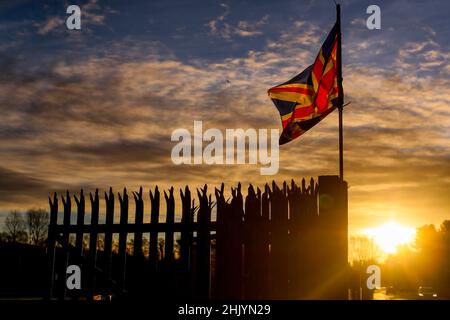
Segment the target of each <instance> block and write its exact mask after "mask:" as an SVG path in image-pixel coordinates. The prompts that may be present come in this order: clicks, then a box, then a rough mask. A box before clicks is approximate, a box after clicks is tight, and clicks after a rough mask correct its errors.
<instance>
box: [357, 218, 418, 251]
mask: <svg viewBox="0 0 450 320" xmlns="http://www.w3.org/2000/svg"><path fill="white" fill-rule="evenodd" d="M364 233H365V234H366V235H367V236H369V237H370V238H372V239H373V241H374V242H375V243H376V244H377V245H378V247H379V248H380V249H381V250H382V251H383V252H384V253H387V254H393V253H396V252H397V247H398V246H399V245H402V244H409V243H412V242H413V241H414V238H415V236H416V229H414V228H411V227H406V226H402V225H400V224H398V223H396V222H394V221H390V222H388V223H386V224H384V225H382V226H379V227H376V228H369V229H365V230H364Z"/></svg>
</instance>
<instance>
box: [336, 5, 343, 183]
mask: <svg viewBox="0 0 450 320" xmlns="http://www.w3.org/2000/svg"><path fill="white" fill-rule="evenodd" d="M336 20H337V21H336V24H337V29H338V30H337V52H336V62H337V82H338V89H339V95H338V111H339V177H340V178H341V180H342V181H344V137H343V128H342V127H343V125H342V111H343V105H344V89H343V87H342V60H341V5H340V4H336Z"/></svg>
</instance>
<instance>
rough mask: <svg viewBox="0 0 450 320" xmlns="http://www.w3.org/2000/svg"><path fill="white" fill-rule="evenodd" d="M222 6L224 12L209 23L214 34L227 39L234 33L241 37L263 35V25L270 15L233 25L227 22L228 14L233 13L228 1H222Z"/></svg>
mask: <svg viewBox="0 0 450 320" xmlns="http://www.w3.org/2000/svg"><path fill="white" fill-rule="evenodd" d="M220 6H221V7H222V8H223V9H224V12H223V13H222V14H221V15H219V16H218V17H216V18H214V19H212V20H210V21H209V22H208V24H207V26H208V27H209V31H210V33H211V34H212V35H215V36H219V37H222V38H224V39H227V40H229V39H231V38H232V36H234V35H236V36H240V37H253V36H258V35H262V31H261V27H262V26H264V25H265V24H266V23H267V21H268V19H269V15H264V16H263V17H262V18H261V19H260V20H258V21H256V22H250V21H239V22H238V23H237V25H235V26H233V25H231V24H230V23H228V22H226V18H227V16H228V15H229V14H230V13H231V10H230V6H229V5H228V4H226V3H221V4H220Z"/></svg>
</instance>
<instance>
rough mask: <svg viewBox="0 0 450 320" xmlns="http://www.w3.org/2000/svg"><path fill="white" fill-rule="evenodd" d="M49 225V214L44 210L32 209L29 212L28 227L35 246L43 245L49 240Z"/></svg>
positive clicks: (31, 240)
mask: <svg viewBox="0 0 450 320" xmlns="http://www.w3.org/2000/svg"><path fill="white" fill-rule="evenodd" d="M48 224H49V215H48V212H47V211H45V210H43V209H37V210H36V209H31V210H28V211H27V227H28V234H29V236H30V242H31V243H32V244H34V245H43V244H44V243H45V239H46V238H47V228H48Z"/></svg>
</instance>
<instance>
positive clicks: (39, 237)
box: [0, 209, 49, 246]
mask: <svg viewBox="0 0 450 320" xmlns="http://www.w3.org/2000/svg"><path fill="white" fill-rule="evenodd" d="M48 224H49V213H48V212H47V211H46V210H44V209H30V210H27V211H26V212H25V213H23V212H20V211H18V210H12V211H10V212H9V213H8V215H7V216H6V217H5V220H4V225H3V231H1V232H0V242H14V243H29V244H32V245H36V246H44V245H45V242H46V240H47V229H48Z"/></svg>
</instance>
